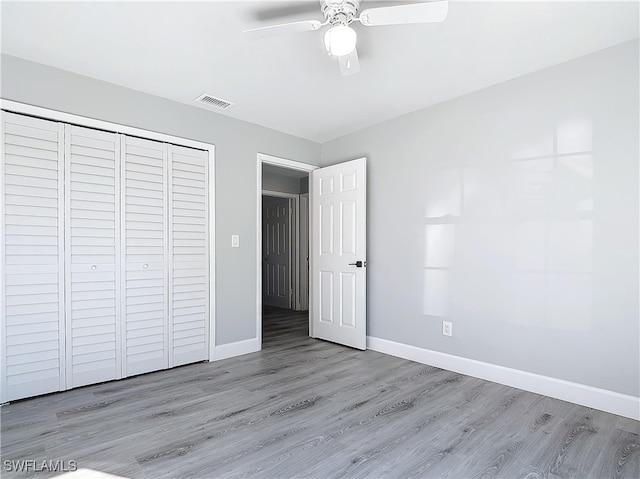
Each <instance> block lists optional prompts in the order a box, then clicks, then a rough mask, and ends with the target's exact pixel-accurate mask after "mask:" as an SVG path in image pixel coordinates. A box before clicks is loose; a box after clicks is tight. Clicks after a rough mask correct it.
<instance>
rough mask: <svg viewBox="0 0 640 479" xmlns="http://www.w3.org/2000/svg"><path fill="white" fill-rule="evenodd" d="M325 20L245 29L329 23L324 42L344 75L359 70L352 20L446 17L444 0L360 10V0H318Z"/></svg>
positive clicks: (271, 30) (256, 32) (277, 30)
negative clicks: (336, 59)
mask: <svg viewBox="0 0 640 479" xmlns="http://www.w3.org/2000/svg"><path fill="white" fill-rule="evenodd" d="M320 7H321V9H322V14H323V15H324V18H325V20H324V22H321V21H319V20H304V21H298V22H291V23H283V24H279V25H270V26H267V27H260V28H252V29H250V30H245V31H244V33H248V34H251V35H253V36H254V37H264V36H271V35H280V34H284V33H295V32H307V31H313V30H319V29H320V28H321V27H323V26H325V25H330V27H329V29H328V30H327V31H326V32H325V34H324V46H325V48H326V49H327V52H328V53H329V55H332V56H335V57H337V58H338V64H339V65H340V72H341V73H342V75H343V76H349V75H354V74H356V73H358V72H359V71H360V61H359V60H358V52H357V50H356V41H357V34H356V31H355V30H354V29H353V28H351V26H350V25H351V24H352V23H353V22H360V23H361V24H362V25H364V26H366V27H375V26H379V25H405V24H410V23H435V22H442V21H444V19H445V18H446V17H447V12H448V9H449V3H448V1H447V0H435V1H431V2H424V3H412V4H408V5H395V6H387V7H377V8H367V9H365V10H362V11H360V0H320Z"/></svg>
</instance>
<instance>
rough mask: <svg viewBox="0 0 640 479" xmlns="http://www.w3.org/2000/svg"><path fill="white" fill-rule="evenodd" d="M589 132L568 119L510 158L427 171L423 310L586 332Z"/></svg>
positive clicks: (589, 258)
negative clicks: (431, 171)
mask: <svg viewBox="0 0 640 479" xmlns="http://www.w3.org/2000/svg"><path fill="white" fill-rule="evenodd" d="M592 138H593V135H592V124H591V122H590V121H589V120H588V119H574V120H570V121H566V122H563V123H560V124H558V125H557V126H556V129H555V132H554V133H551V132H550V134H549V135H548V136H547V137H542V138H540V139H539V140H537V141H534V142H532V143H530V144H526V145H524V147H523V148H521V149H519V150H518V151H514V152H513V154H512V155H511V158H510V159H509V160H504V161H496V162H489V163H485V164H482V165H478V164H477V163H474V164H473V166H462V167H459V168H452V169H443V170H438V171H435V172H433V173H432V174H431V175H430V176H429V179H428V182H427V184H426V185H425V186H426V188H425V190H426V195H427V198H426V206H425V238H424V244H425V260H424V283H423V288H424V289H423V313H424V314H425V315H428V316H435V317H439V318H440V319H445V318H455V317H458V316H469V315H473V317H475V318H477V319H478V320H483V319H490V320H492V321H504V322H512V323H519V324H524V325H529V326H536V325H537V326H542V327H549V328H556V329H565V330H572V331H581V330H588V329H590V327H591V320H592V258H593V254H592V250H593V207H594V194H593V175H594V168H593V156H592V150H593V147H592Z"/></svg>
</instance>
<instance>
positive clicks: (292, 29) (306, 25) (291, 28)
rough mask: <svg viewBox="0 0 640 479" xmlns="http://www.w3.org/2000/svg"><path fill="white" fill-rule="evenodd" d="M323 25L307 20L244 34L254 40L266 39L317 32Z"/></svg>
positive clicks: (253, 30)
mask: <svg viewBox="0 0 640 479" xmlns="http://www.w3.org/2000/svg"><path fill="white" fill-rule="evenodd" d="M322 25H323V24H322V22H319V21H318V20H305V21H302V22H292V23H282V24H280V25H270V26H268V27H260V28H252V29H250V30H244V32H243V33H246V34H248V35H250V36H251V37H252V38H265V37H271V36H274V35H283V34H287V33H296V32H309V31H312V30H317V29H318V28H320V27H321V26H322Z"/></svg>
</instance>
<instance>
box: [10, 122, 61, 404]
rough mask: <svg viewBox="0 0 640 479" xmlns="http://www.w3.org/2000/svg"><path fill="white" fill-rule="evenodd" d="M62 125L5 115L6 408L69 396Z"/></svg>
mask: <svg viewBox="0 0 640 479" xmlns="http://www.w3.org/2000/svg"><path fill="white" fill-rule="evenodd" d="M63 136H64V126H63V125H62V124H61V123H55V122H52V121H45V120H40V119H36V118H29V117H23V116H19V115H14V114H11V113H5V112H3V113H2V147H3V154H2V166H0V173H2V174H1V175H0V176H1V178H0V182H1V186H2V200H1V201H0V206H1V208H2V212H1V217H2V218H1V221H2V228H0V229H1V230H2V231H1V233H2V234H1V239H0V244H1V246H0V248H1V249H2V251H0V260H1V261H2V272H1V273H0V276H1V279H0V283H1V289H2V291H0V298H2V299H0V301H2V304H1V305H0V316H1V317H2V319H1V320H0V323H1V328H2V331H0V341H2V355H1V358H2V368H1V369H2V375H1V381H2V384H1V386H2V393H1V395H2V398H0V402H2V401H10V400H13V399H19V398H23V397H28V396H36V395H38V394H44V393H49V392H53V391H59V390H63V389H65V374H64V370H65V369H64V368H65V364H64V339H65V338H64V290H63V288H64V250H63V242H64V214H63V211H64V176H63V172H64V170H63Z"/></svg>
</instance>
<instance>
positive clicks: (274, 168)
mask: <svg viewBox="0 0 640 479" xmlns="http://www.w3.org/2000/svg"><path fill="white" fill-rule="evenodd" d="M260 156H263V158H262V160H264V155H259V164H258V169H259V185H258V186H259V191H261V195H260V204H259V209H258V212H259V214H258V216H259V218H258V219H259V226H260V229H259V230H258V231H259V233H258V234H259V236H258V239H259V241H258V249H259V251H258V265H259V270H260V271H259V277H258V278H259V280H260V281H261V283H260V285H259V290H258V291H259V293H260V295H259V296H260V303H259V305H257V306H258V328H259V338H260V344H261V345H262V341H263V340H264V342H265V344H264V346H267V344H266V343H268V342H272V341H273V339H274V338H275V337H276V336H277V335H274V334H273V332H274V328H275V330H276V331H277V330H281V331H282V332H283V333H285V332H289V331H288V328H289V327H290V326H291V325H292V324H293V323H294V322H295V323H297V327H296V328H295V329H296V330H303V329H304V330H305V331H307V332H308V329H309V328H308V309H309V193H308V191H309V186H308V184H309V183H308V182H309V172H310V171H311V170H312V169H315V167H313V166H311V165H304V164H302V165H304V169H296V168H292V167H291V165H286V164H285V165H282V164H281V163H279V161H285V162H286V161H288V160H280V159H276V160H275V161H278V163H276V164H274V163H273V162H272V161H274V160H271V158H272V157H267V161H260ZM291 163H293V164H295V166H297V165H298V164H296V163H295V162H291ZM294 319H295V321H293V320H294ZM275 322H277V323H278V324H277V325H276V324H272V323H275ZM285 326H286V327H285ZM285 330H286V331H285Z"/></svg>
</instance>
